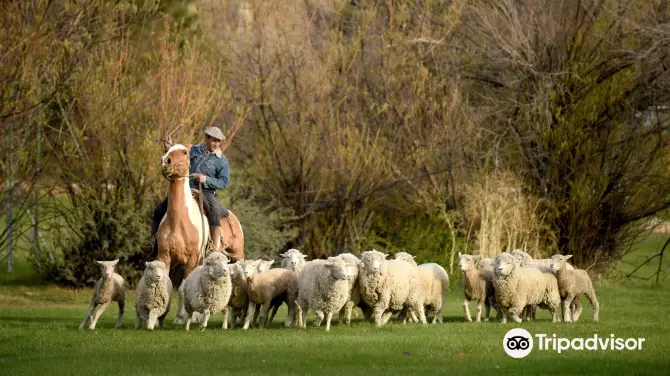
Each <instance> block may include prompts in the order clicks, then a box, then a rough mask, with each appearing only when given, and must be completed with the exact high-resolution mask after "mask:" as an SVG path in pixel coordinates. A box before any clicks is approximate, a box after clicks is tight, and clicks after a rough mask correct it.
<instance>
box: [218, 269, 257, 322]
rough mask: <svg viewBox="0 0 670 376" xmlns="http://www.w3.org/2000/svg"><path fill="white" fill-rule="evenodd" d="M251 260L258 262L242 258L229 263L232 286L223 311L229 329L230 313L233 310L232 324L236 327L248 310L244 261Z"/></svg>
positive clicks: (224, 320)
mask: <svg viewBox="0 0 670 376" xmlns="http://www.w3.org/2000/svg"><path fill="white" fill-rule="evenodd" d="M249 261H252V262H256V261H253V260H242V261H238V262H236V263H234V264H228V270H229V271H230V282H231V285H232V288H231V291H230V299H229V300H228V306H227V307H226V310H225V311H224V313H223V328H224V329H228V315H229V313H230V312H232V315H231V321H230V325H231V327H232V328H235V325H236V324H237V323H238V320H240V319H242V318H243V317H244V315H245V313H246V311H247V306H248V305H249V298H248V296H247V278H246V277H245V275H244V272H243V271H242V263H244V262H249Z"/></svg>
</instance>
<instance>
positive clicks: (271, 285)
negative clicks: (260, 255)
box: [242, 263, 298, 330]
mask: <svg viewBox="0 0 670 376" xmlns="http://www.w3.org/2000/svg"><path fill="white" fill-rule="evenodd" d="M242 270H243V271H244V275H245V277H246V278H247V287H248V290H247V291H248V297H249V305H248V306H247V316H246V318H245V320H244V326H243V327H242V328H243V329H244V330H247V329H249V324H250V323H251V319H252V317H253V316H254V311H255V310H256V305H257V304H261V305H262V306H261V313H260V315H259V321H260V324H261V327H265V326H266V325H267V322H268V320H267V319H268V311H269V310H270V306H271V304H272V301H273V299H274V298H279V299H281V301H282V302H285V303H286V305H287V306H288V313H287V315H286V319H285V320H284V326H286V327H289V326H291V325H292V324H293V323H294V322H295V311H296V303H295V302H296V300H297V298H298V276H297V274H296V273H294V272H292V271H290V270H286V269H283V268H275V269H270V270H268V271H265V272H262V273H258V274H256V271H255V268H254V267H253V265H248V264H246V263H243V264H242Z"/></svg>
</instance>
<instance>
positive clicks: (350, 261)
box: [337, 253, 361, 281]
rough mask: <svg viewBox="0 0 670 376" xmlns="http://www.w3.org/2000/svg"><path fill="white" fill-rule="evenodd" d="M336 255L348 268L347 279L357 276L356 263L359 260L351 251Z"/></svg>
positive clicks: (354, 278) (353, 278)
mask: <svg viewBox="0 0 670 376" xmlns="http://www.w3.org/2000/svg"><path fill="white" fill-rule="evenodd" d="M337 257H339V258H341V259H342V260H344V262H345V263H346V264H347V269H348V270H349V280H350V281H354V280H356V278H357V277H358V264H359V263H360V262H361V260H360V259H359V258H358V257H356V256H355V255H353V254H351V253H340V254H339V255H337Z"/></svg>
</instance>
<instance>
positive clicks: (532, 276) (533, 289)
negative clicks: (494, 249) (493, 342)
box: [493, 252, 561, 323]
mask: <svg viewBox="0 0 670 376" xmlns="http://www.w3.org/2000/svg"><path fill="white" fill-rule="evenodd" d="M494 272H495V274H494V278H493V286H494V288H495V296H496V302H497V303H498V306H499V307H500V309H502V312H503V318H502V322H503V323H505V322H507V316H510V317H511V318H512V320H514V321H515V322H521V318H520V317H519V315H520V314H521V313H522V311H523V310H524V308H525V307H526V306H527V305H538V306H540V307H541V308H545V309H548V310H549V311H550V312H551V314H552V322H556V321H557V320H558V309H559V307H560V305H561V296H560V294H559V292H558V282H557V280H556V277H555V276H554V275H553V274H551V273H545V272H542V271H541V270H539V269H537V268H530V267H522V266H521V262H520V261H519V260H517V259H516V258H515V257H514V256H512V255H511V254H509V253H506V252H505V253H501V254H500V255H498V256H497V257H496V259H495V268H494Z"/></svg>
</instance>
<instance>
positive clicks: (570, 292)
mask: <svg viewBox="0 0 670 376" xmlns="http://www.w3.org/2000/svg"><path fill="white" fill-rule="evenodd" d="M570 257H572V255H567V256H563V255H553V256H551V270H552V271H553V272H554V275H555V276H556V280H557V281H558V291H559V293H560V294H561V299H562V303H563V321H565V322H577V320H579V315H580V314H581V313H582V307H581V305H579V306H578V307H577V308H576V309H575V310H571V309H570V304H571V303H572V302H573V301H574V300H577V299H579V296H580V295H585V296H586V298H587V299H588V300H589V301H590V302H591V306H592V307H593V321H598V315H599V313H600V304H599V303H598V298H596V292H595V290H594V289H593V283H591V277H589V275H588V273H587V272H586V270H583V269H575V270H568V268H567V266H568V263H567V262H566V261H567V260H568V259H569V258H570Z"/></svg>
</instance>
